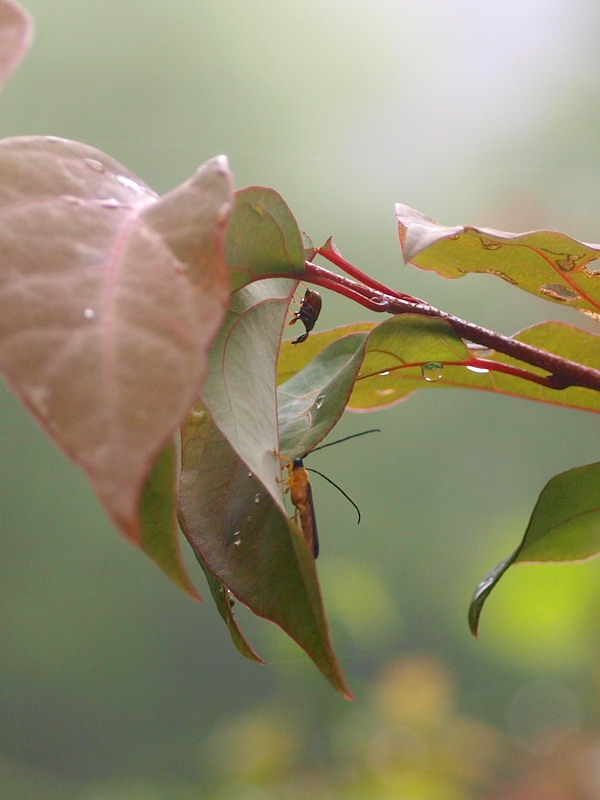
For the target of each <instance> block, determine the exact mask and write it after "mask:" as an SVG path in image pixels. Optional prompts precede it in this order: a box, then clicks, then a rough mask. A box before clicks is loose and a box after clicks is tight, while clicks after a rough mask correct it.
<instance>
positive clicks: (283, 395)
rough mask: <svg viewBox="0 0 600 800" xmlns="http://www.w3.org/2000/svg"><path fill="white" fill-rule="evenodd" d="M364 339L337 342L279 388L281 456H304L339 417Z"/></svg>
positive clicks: (357, 335)
mask: <svg viewBox="0 0 600 800" xmlns="http://www.w3.org/2000/svg"><path fill="white" fill-rule="evenodd" d="M364 339H365V336H364V334H362V333H355V334H351V335H349V336H344V337H342V338H339V339H337V340H336V341H334V342H332V343H331V344H330V345H329V346H328V347H326V348H325V349H324V350H322V351H321V352H320V353H319V354H318V355H317V356H316V357H315V358H314V359H313V360H312V361H310V362H309V363H308V364H307V365H306V366H305V367H304V368H303V369H302V370H301V371H300V372H297V373H296V374H295V375H294V376H293V377H291V378H290V379H289V380H287V381H286V382H285V383H282V384H281V385H280V386H279V389H278V391H277V397H278V406H279V431H280V439H279V441H280V448H281V454H282V455H285V456H287V457H288V458H296V457H298V456H303V455H304V454H305V453H308V452H309V450H312V449H313V448H314V447H315V446H316V445H317V444H318V443H319V442H320V441H321V440H322V439H323V438H324V437H325V436H327V434H328V433H329V431H330V430H331V429H332V428H333V427H334V425H335V424H336V423H337V421H338V420H339V418H340V417H341V416H342V414H343V413H344V409H345V408H346V405H347V403H348V398H349V397H350V394H351V392H352V387H353V386H354V381H355V379H356V375H357V374H358V371H359V369H360V366H361V363H362V360H363V356H364V350H363V344H364ZM292 346H293V345H292ZM298 349H299V348H298Z"/></svg>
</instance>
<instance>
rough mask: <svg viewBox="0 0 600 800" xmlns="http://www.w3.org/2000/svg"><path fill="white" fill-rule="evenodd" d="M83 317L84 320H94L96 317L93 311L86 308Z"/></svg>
mask: <svg viewBox="0 0 600 800" xmlns="http://www.w3.org/2000/svg"><path fill="white" fill-rule="evenodd" d="M83 316H84V317H85V318H86V319H94V317H95V316H96V312H95V311H94V309H93V308H86V309H85V311H84V312H83Z"/></svg>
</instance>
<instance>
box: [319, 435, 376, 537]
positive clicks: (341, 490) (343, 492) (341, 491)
mask: <svg viewBox="0 0 600 800" xmlns="http://www.w3.org/2000/svg"><path fill="white" fill-rule="evenodd" d="M365 433H370V431H365ZM355 435H356V434H355ZM349 438H350V437H349ZM331 444H335V442H331ZM305 469H307V470H308V471H309V472H316V474H317V475H320V476H321V477H322V478H325V480H326V481H327V483H330V484H331V485H332V486H335V488H336V489H337V490H338V492H340V493H341V494H343V495H344V497H345V498H346V500H347V501H348V502H349V503H351V504H352V505H353V506H354V508H355V509H356V513H357V514H358V522H357V523H356V524H357V525H360V508H359V507H358V506H357V505H356V503H355V502H354V500H353V499H352V498H351V497H349V496H348V495H347V494H346V492H345V491H344V490H343V489H342V487H341V486H338V485H337V483H334V482H333V481H332V480H331V478H328V477H327V475H323V473H322V472H319V470H318V469H313V468H312V467H305Z"/></svg>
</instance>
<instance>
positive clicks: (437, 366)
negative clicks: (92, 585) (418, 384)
mask: <svg viewBox="0 0 600 800" xmlns="http://www.w3.org/2000/svg"><path fill="white" fill-rule="evenodd" d="M443 371H444V365H443V364H442V363H441V362H440V361H428V362H427V364H423V365H422V367H421V375H422V376H423V377H424V378H425V380H426V381H430V382H431V381H439V380H441V377H442V374H443Z"/></svg>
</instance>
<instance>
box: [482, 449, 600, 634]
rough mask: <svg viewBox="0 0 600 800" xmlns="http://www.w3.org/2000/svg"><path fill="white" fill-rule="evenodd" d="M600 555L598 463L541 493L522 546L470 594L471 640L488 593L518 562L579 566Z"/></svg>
mask: <svg viewBox="0 0 600 800" xmlns="http://www.w3.org/2000/svg"><path fill="white" fill-rule="evenodd" d="M599 553H600V463H597V464H588V465H586V466H583V467H575V468H574V469H570V470H567V472H562V473H561V474H560V475H555V476H554V478H552V479H551V480H550V481H548V483H547V484H546V486H545V487H544V489H543V490H542V492H541V494H540V496H539V498H538V501H537V503H536V506H535V508H534V510H533V513H532V515H531V519H530V520H529V525H528V527H527V530H526V532H525V536H524V537H523V541H522V542H521V544H520V545H519V547H518V548H517V549H516V550H515V552H514V553H513V554H512V555H510V556H509V557H508V558H506V559H504V561H501V562H500V564H498V565H497V566H495V567H494V568H493V569H492V570H490V572H488V574H487V575H486V576H485V577H484V578H483V580H482V581H481V583H480V584H479V585H478V586H477V588H476V589H475V593H474V595H473V599H472V601H471V605H470V607H469V625H470V628H471V631H472V633H473V634H474V635H475V636H476V635H477V629H478V626H479V617H480V615H481V611H482V608H483V605H484V603H485V601H486V599H487V598H488V596H489V594H490V592H491V591H492V589H493V588H494V587H495V586H496V585H497V584H498V581H499V580H500V578H501V577H502V575H504V573H505V572H506V571H507V569H508V568H509V567H510V566H511V565H512V564H515V563H518V562H527V561H529V562H531V561H533V562H538V563H539V562H548V561H553V562H565V561H582V560H584V559H588V558H593V557H594V556H597V555H598V554H599Z"/></svg>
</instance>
